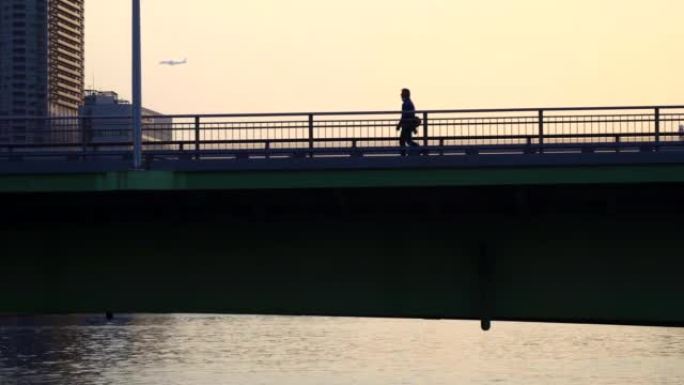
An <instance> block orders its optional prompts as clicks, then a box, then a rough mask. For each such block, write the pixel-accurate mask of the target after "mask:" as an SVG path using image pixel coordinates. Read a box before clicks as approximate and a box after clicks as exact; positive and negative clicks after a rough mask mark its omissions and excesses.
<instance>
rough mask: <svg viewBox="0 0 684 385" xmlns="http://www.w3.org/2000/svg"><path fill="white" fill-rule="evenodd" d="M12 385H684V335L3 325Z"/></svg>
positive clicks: (129, 322)
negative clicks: (502, 384) (503, 384)
mask: <svg viewBox="0 0 684 385" xmlns="http://www.w3.org/2000/svg"><path fill="white" fill-rule="evenodd" d="M0 383H1V384H241V385H255V384H268V385H270V384H274V385H275V384H278V385H282V384H284V385H295V384H297V385H302V384H303V385H308V384H332V385H335V384H421V385H431V384H500V383H505V384H525V385H530V384H531V385H534V384H569V385H572V384H599V385H600V384H649V385H650V384H684V330H683V329H667V328H636V327H614V326H584V325H582V326H579V325H542V324H515V323H497V324H495V325H494V328H493V330H492V331H491V332H488V333H482V332H481V331H479V324H478V323H474V322H457V321H420V320H378V319H350V318H342V319H340V318H297V317H260V316H222V315H221V316H218V315H216V316H214V315H164V316H157V315H136V316H118V317H117V318H115V319H114V320H113V321H112V322H106V320H105V319H104V316H62V317H38V318H7V317H6V318H0Z"/></svg>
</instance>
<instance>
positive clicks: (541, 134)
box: [539, 110, 544, 154]
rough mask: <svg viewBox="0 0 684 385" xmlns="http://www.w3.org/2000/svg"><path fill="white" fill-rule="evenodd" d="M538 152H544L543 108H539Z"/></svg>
mask: <svg viewBox="0 0 684 385" xmlns="http://www.w3.org/2000/svg"><path fill="white" fill-rule="evenodd" d="M539 153H540V154H543V153H544V110H539Z"/></svg>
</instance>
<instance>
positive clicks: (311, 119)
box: [309, 114, 314, 158]
mask: <svg viewBox="0 0 684 385" xmlns="http://www.w3.org/2000/svg"><path fill="white" fill-rule="evenodd" d="M313 150H314V116H313V114H309V157H310V158H313Z"/></svg>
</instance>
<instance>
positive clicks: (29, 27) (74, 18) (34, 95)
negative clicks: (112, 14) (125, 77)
mask: <svg viewBox="0 0 684 385" xmlns="http://www.w3.org/2000/svg"><path fill="white" fill-rule="evenodd" d="M83 3H84V0H0V116H38V117H41V116H53V117H54V116H77V115H78V109H79V107H80V106H81V104H82V103H83V82H84V77H83V64H84V60H83V59H84V52H83V39H84V28H83V27H84V25H83V24H84V18H83ZM19 137H20V135H19ZM15 140H19V139H16V138H15Z"/></svg>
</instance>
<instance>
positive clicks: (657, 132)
mask: <svg viewBox="0 0 684 385" xmlns="http://www.w3.org/2000/svg"><path fill="white" fill-rule="evenodd" d="M655 142H656V146H655V149H656V151H658V145H659V144H660V108H656V109H655Z"/></svg>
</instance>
